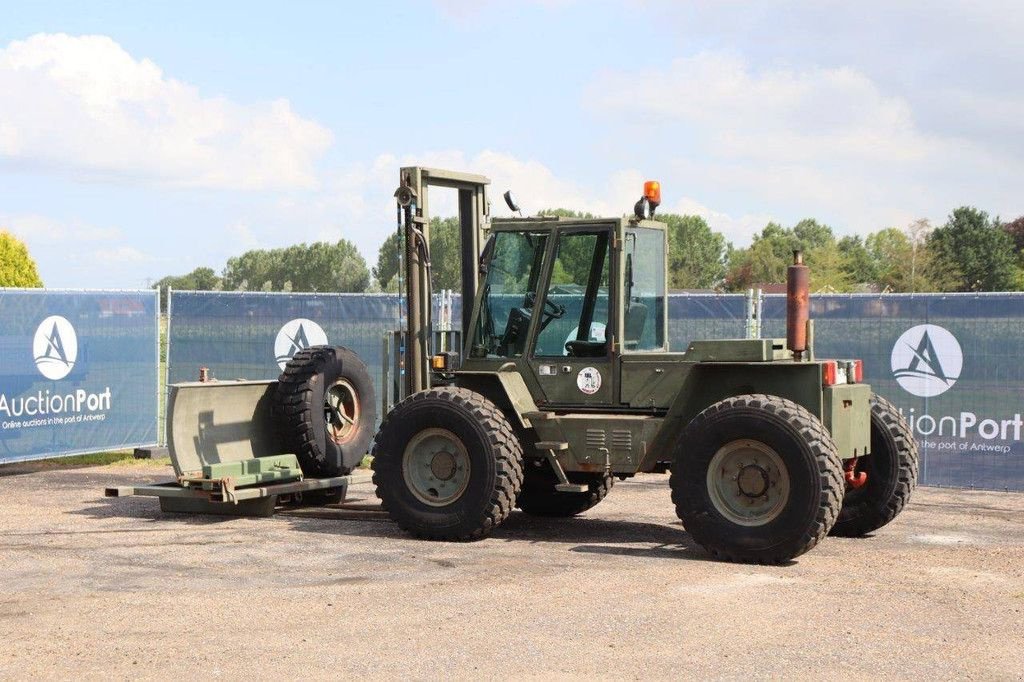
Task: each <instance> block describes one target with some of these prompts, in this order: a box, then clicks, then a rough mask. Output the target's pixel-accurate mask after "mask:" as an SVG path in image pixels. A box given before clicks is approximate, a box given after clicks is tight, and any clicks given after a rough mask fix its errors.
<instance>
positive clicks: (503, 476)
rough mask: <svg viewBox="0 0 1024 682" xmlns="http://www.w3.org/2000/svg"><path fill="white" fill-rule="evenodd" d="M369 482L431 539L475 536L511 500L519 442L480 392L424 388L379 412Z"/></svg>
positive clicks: (518, 482)
mask: <svg viewBox="0 0 1024 682" xmlns="http://www.w3.org/2000/svg"><path fill="white" fill-rule="evenodd" d="M373 483H374V485H375V486H376V487H377V496H378V497H379V498H380V499H381V501H382V502H383V503H384V508H385V509H387V512H388V514H389V515H390V516H391V518H392V519H393V520H394V521H395V522H396V523H397V524H398V525H399V527H400V528H402V529H403V530H405V531H407V532H409V533H411V534H413V535H415V536H417V537H421V538H425V539H429V540H459V541H465V540H477V539H479V538H482V537H485V536H486V535H488V534H489V533H490V532H491V531H493V530H494V529H495V528H497V527H498V526H499V525H501V523H502V522H503V521H504V520H505V519H506V518H507V517H508V515H509V513H510V512H511V511H512V507H513V506H514V505H515V501H516V498H517V497H518V495H519V491H520V489H521V488H522V485H523V452H522V446H521V445H520V443H519V439H518V438H517V437H516V435H515V432H514V431H513V429H512V425H511V424H509V421H508V419H506V418H505V415H504V414H502V412H501V410H500V409H498V407H497V406H496V405H495V404H494V403H492V402H491V401H490V400H488V399H487V398H485V397H484V396H482V395H480V394H479V393H475V392H473V391H470V390H468V389H465V388H455V387H444V388H434V389H430V390H427V391H421V392H420V393H416V394H414V395H412V396H410V397H408V398H406V399H405V400H403V401H402V402H400V403H399V404H398V405H396V406H395V408H394V409H393V410H391V412H390V413H389V414H388V415H387V416H386V417H385V418H384V421H383V423H382V424H381V426H380V431H378V433H377V438H376V440H375V442H374V446H373Z"/></svg>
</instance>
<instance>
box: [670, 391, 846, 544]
mask: <svg viewBox="0 0 1024 682" xmlns="http://www.w3.org/2000/svg"><path fill="white" fill-rule="evenodd" d="M670 486H671V488H672V501H673V502H674V503H675V506H676V513H677V514H678V516H679V518H680V519H682V521H683V525H684V526H685V528H686V530H687V531H688V532H689V533H690V535H691V536H692V537H693V539H694V541H696V542H697V543H698V544H700V545H701V546H703V547H704V548H705V549H707V550H708V551H709V552H710V553H711V554H712V555H714V556H716V557H719V558H722V559H725V560H728V561H745V562H756V563H766V564H776V563H783V562H786V561H789V560H790V559H792V558H794V557H796V556H799V555H801V554H803V553H804V552H806V551H808V550H809V549H811V548H812V547H814V546H815V545H816V544H817V543H818V542H819V541H820V540H821V539H822V538H823V537H825V535H826V534H828V531H829V529H830V528H831V527H832V525H833V524H834V523H835V520H836V516H837V515H838V513H839V508H840V504H841V501H842V495H843V477H842V465H841V463H840V460H839V455H838V453H837V452H836V446H835V443H834V442H833V441H832V438H831V436H829V434H828V432H827V431H826V430H825V428H824V426H823V425H822V424H821V422H820V421H819V420H818V419H817V418H816V417H815V416H814V415H812V414H811V413H810V412H808V411H807V410H806V409H804V408H803V407H801V406H799V405H797V404H796V403H793V402H791V401H789V400H785V399H783V398H779V397H776V396H769V395H740V396H735V397H732V398H727V399H726V400H722V401H720V402H718V403H715V404H714V405H711V406H710V407H708V408H707V409H705V410H704V411H703V412H701V413H700V414H699V415H697V416H696V417H695V418H694V419H693V420H692V421H691V422H690V423H689V424H688V425H687V426H686V428H685V429H684V431H683V434H682V436H681V438H680V439H679V443H678V445H677V446H676V452H675V457H674V462H673V465H672V476H671V478H670Z"/></svg>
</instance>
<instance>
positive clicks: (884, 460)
mask: <svg viewBox="0 0 1024 682" xmlns="http://www.w3.org/2000/svg"><path fill="white" fill-rule="evenodd" d="M855 471H857V472H864V473H866V474H867V475H868V480H867V483H865V485H864V486H862V487H860V488H852V487H851V488H848V489H847V491H846V496H845V498H844V499H843V508H842V509H841V510H840V512H839V520H838V521H836V525H835V526H833V527H832V534H833V535H840V536H844V537H860V536H862V535H866V534H868V533H870V532H871V531H874V530H878V529H879V528H881V527H882V526H884V525H885V524H887V523H889V522H890V521H892V520H893V519H894V518H896V516H897V515H899V513H900V512H901V511H903V508H904V507H905V506H906V505H907V501H908V500H910V494H911V493H912V492H914V488H915V487H916V486H917V442H916V441H915V440H914V434H913V433H912V432H911V431H910V426H909V425H908V424H907V421H906V420H905V419H904V418H903V415H902V414H900V412H899V410H897V409H896V407H895V406H894V405H893V404H892V403H890V402H889V401H888V400H886V399H885V398H883V397H881V396H879V395H875V394H872V395H871V454H870V455H868V456H867V457H861V458H860V459H858V460H857V467H856V469H855Z"/></svg>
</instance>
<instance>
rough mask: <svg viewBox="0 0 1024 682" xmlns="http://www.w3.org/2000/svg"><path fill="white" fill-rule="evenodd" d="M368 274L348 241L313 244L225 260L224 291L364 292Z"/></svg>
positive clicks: (262, 251)
mask: <svg viewBox="0 0 1024 682" xmlns="http://www.w3.org/2000/svg"><path fill="white" fill-rule="evenodd" d="M369 284H370V271H369V270H368V269H367V267H366V261H365V260H364V259H363V257H362V256H361V255H360V254H359V252H358V251H357V250H356V247H355V245H354V244H352V242H350V241H348V240H346V239H341V240H339V241H338V242H336V243H334V244H330V243H327V242H314V243H312V244H296V245H294V246H289V247H286V248H281V249H256V250H253V251H247V252H245V253H243V254H242V255H241V256H237V257H235V258H229V259H228V263H227V266H226V267H225V268H224V288H225V289H237V290H245V289H250V288H260V289H262V290H264V291H284V290H285V288H286V285H287V286H290V287H291V290H292V291H337V292H355V293H360V292H363V291H366V288H367V287H368V286H369Z"/></svg>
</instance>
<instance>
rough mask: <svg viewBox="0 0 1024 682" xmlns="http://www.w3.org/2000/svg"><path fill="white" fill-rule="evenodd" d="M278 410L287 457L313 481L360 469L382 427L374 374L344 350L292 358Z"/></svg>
mask: <svg viewBox="0 0 1024 682" xmlns="http://www.w3.org/2000/svg"><path fill="white" fill-rule="evenodd" d="M274 408H275V412H276V414H277V418H278V426H279V427H280V430H281V445H282V447H283V452H286V453H294V454H295V456H296V457H298V458H299V464H300V465H301V466H302V471H303V473H305V474H306V475H307V476H317V477H328V476H344V475H346V474H348V473H349V472H351V471H352V470H353V469H355V468H356V467H357V466H359V463H360V462H361V461H362V459H363V456H364V455H365V454H366V452H367V449H368V448H369V446H370V440H371V439H372V438H373V433H374V427H375V425H376V422H377V398H376V395H375V392H374V389H373V381H371V379H370V373H369V372H368V371H367V369H366V365H365V364H364V363H363V361H362V360H360V359H359V356H358V355H356V354H355V353H354V352H353V351H351V350H349V349H348V348H343V347H341V346H333V347H332V346H313V347H311V348H306V349H303V350H300V351H299V352H297V353H296V354H295V355H294V356H292V359H291V360H289V361H288V364H287V365H286V366H285V368H284V372H282V373H281V376H280V377H279V378H278V380H277V389H276V391H275V394H274Z"/></svg>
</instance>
